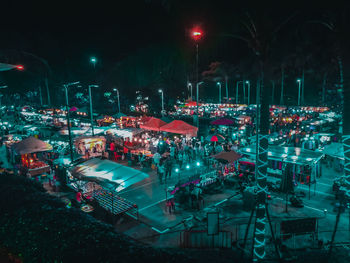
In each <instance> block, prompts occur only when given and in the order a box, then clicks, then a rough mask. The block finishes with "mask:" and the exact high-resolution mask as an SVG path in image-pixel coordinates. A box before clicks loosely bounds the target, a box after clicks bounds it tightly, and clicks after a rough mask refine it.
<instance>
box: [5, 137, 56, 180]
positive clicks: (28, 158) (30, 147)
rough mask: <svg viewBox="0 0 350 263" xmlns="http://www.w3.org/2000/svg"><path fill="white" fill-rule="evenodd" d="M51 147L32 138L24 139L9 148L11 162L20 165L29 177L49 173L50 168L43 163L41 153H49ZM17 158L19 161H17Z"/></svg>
mask: <svg viewBox="0 0 350 263" xmlns="http://www.w3.org/2000/svg"><path fill="white" fill-rule="evenodd" d="M51 150H52V146H51V145H50V144H48V143H46V142H44V141H41V140H39V139H36V138H34V137H29V138H26V139H24V140H22V141H20V142H17V143H14V144H12V146H11V152H12V161H13V162H14V163H15V162H16V161H17V162H19V163H20V166H21V167H22V168H25V169H26V170H28V171H27V172H28V173H29V175H30V176H36V175H41V174H45V173H50V172H51V169H50V166H49V165H48V164H47V163H45V161H44V158H43V157H42V155H40V153H41V152H46V151H51ZM18 156H19V157H20V160H18Z"/></svg>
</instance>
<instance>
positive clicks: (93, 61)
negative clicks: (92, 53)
mask: <svg viewBox="0 0 350 263" xmlns="http://www.w3.org/2000/svg"><path fill="white" fill-rule="evenodd" d="M90 62H91V63H92V64H93V65H94V68H95V66H96V62H97V59H96V58H95V57H91V58H90Z"/></svg>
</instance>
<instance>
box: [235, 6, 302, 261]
mask: <svg viewBox="0 0 350 263" xmlns="http://www.w3.org/2000/svg"><path fill="white" fill-rule="evenodd" d="M293 16H295V14H293V15H292V16H288V17H287V19H285V20H283V21H282V22H280V21H279V22H277V23H275V22H276V21H272V20H271V19H270V17H269V14H268V13H264V14H261V15H257V16H255V17H254V19H253V18H252V16H251V15H250V14H249V13H246V15H245V17H244V19H242V20H241V24H242V29H243V33H242V34H239V35H231V36H232V37H234V38H237V39H240V40H242V41H244V42H246V43H247V45H248V47H249V48H250V49H251V51H253V53H254V54H255V55H256V57H257V59H258V62H259V66H260V73H259V76H258V78H259V83H260V90H261V96H262V100H261V102H262V103H261V109H260V113H261V114H260V116H261V117H260V122H259V126H260V127H259V128H260V131H258V132H259V136H258V137H259V140H258V142H257V143H258V149H259V151H258V158H257V162H256V166H257V169H256V182H257V184H256V191H257V206H256V223H255V233H254V261H262V260H264V258H265V256H266V251H265V243H266V240H265V233H266V221H267V217H266V194H267V185H266V179H267V164H268V159H267V158H268V156H267V151H268V149H267V148H268V135H269V125H270V122H269V115H270V113H269V95H270V92H269V86H268V84H269V82H268V81H265V80H266V79H271V75H272V73H271V69H272V66H271V60H270V52H271V50H272V48H273V44H274V42H275V41H276V37H277V34H278V33H279V32H280V30H281V29H282V28H283V27H284V26H285V25H286V24H287V23H288V22H289V21H290V19H291V18H292V17H293ZM267 83H268V84H267Z"/></svg>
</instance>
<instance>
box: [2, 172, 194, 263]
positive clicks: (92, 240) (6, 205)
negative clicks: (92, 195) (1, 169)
mask: <svg viewBox="0 0 350 263" xmlns="http://www.w3.org/2000/svg"><path fill="white" fill-rule="evenodd" d="M0 213H1V216H0V243H1V244H2V245H4V246H6V247H7V248H9V249H10V250H11V251H12V252H14V253H17V254H20V255H22V257H23V260H24V262H45V263H46V262H84V261H85V262H163V263H166V262H194V261H193V259H192V260H191V259H189V258H188V256H187V255H184V253H178V252H174V253H170V252H169V251H165V250H162V249H155V248H151V247H145V246H143V245H141V244H139V243H137V242H136V241H133V240H131V239H129V238H128V237H127V236H124V235H121V234H119V233H116V232H115V231H114V230H113V227H112V226H111V225H108V224H104V223H102V222H100V221H98V220H96V219H95V218H93V217H92V216H89V215H86V214H83V213H82V212H80V211H79V210H78V209H75V208H71V209H66V208H65V204H64V203H63V202H61V200H59V199H57V198H55V197H52V196H50V195H48V194H47V193H45V190H44V189H43V188H42V187H41V185H40V184H38V183H36V182H34V181H32V180H29V179H26V178H23V177H19V176H14V175H0Z"/></svg>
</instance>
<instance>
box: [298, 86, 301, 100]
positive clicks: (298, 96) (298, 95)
mask: <svg viewBox="0 0 350 263" xmlns="http://www.w3.org/2000/svg"><path fill="white" fill-rule="evenodd" d="M298 83H299V91H298V106H300V88H301V81H300V80H299V81H298Z"/></svg>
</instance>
